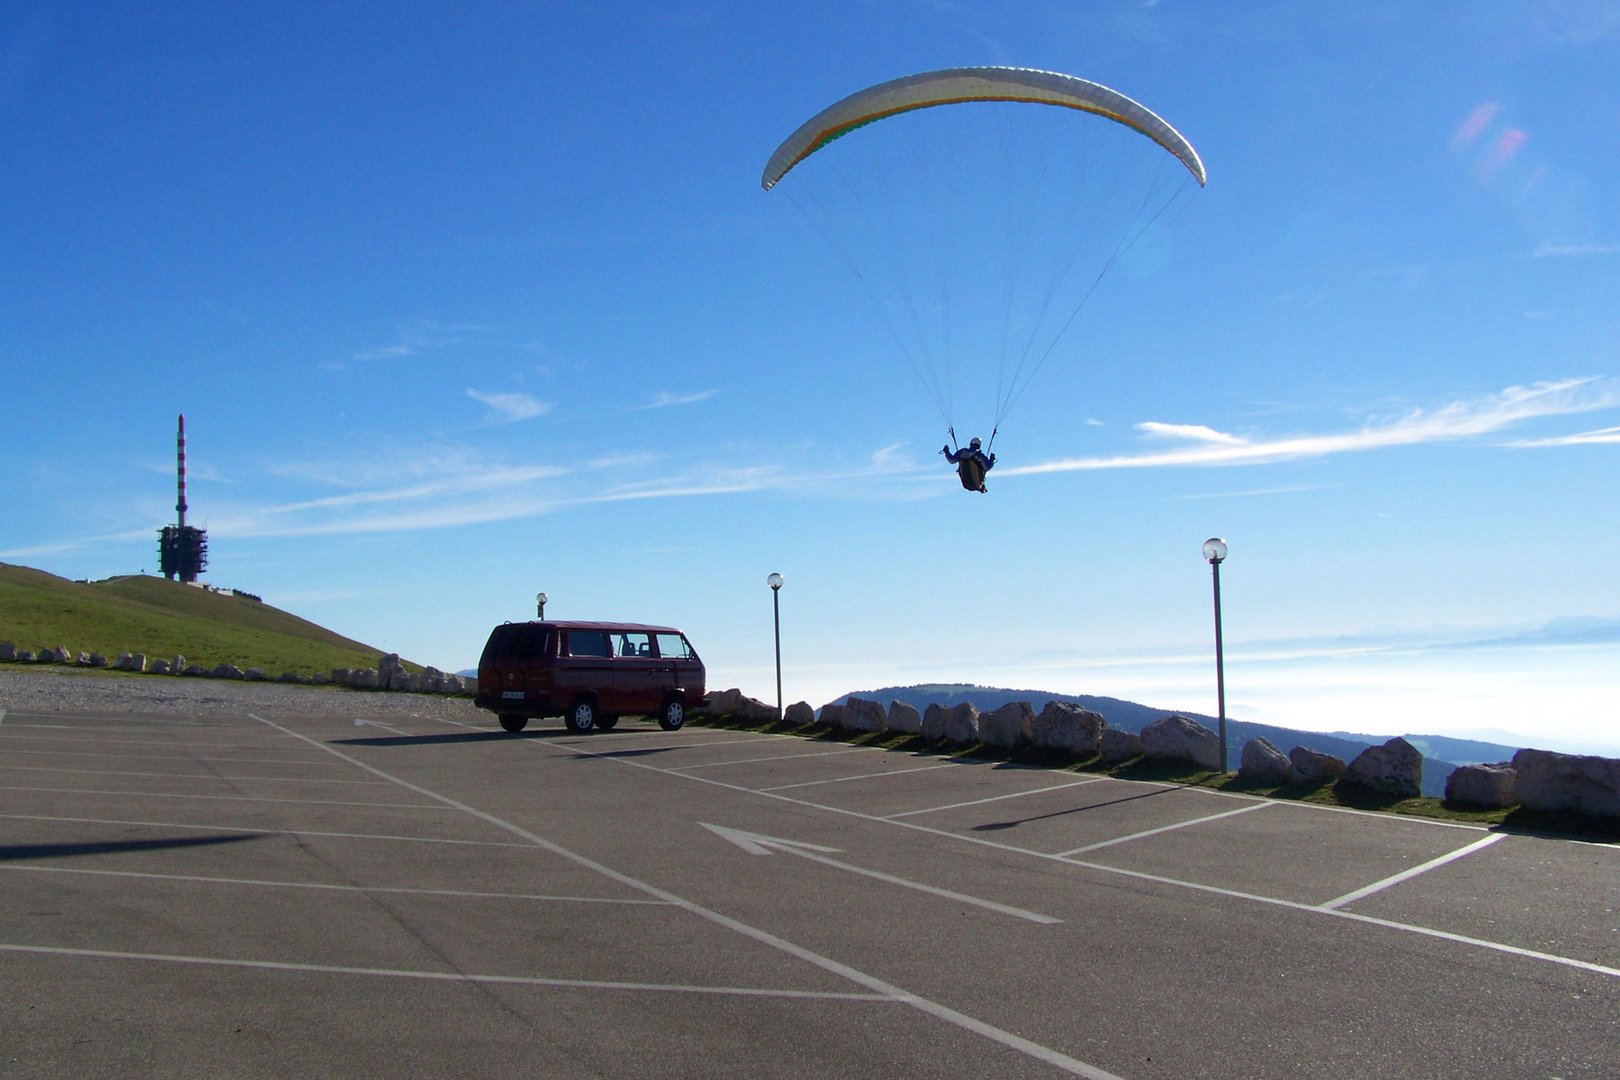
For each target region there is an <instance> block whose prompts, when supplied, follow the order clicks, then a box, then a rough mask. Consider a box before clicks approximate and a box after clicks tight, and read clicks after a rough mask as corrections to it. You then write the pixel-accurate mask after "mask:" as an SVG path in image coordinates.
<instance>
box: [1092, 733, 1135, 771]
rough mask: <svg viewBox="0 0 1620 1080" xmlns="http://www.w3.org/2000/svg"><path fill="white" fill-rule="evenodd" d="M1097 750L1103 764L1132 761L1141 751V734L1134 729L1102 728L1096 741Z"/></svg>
mask: <svg viewBox="0 0 1620 1080" xmlns="http://www.w3.org/2000/svg"><path fill="white" fill-rule="evenodd" d="M1097 752H1098V753H1099V754H1101V755H1102V763H1103V764H1104V765H1119V764H1121V763H1123V762H1126V761H1134V760H1135V759H1136V758H1139V757H1141V756H1142V753H1143V747H1142V736H1140V735H1138V734H1137V733H1136V732H1134V731H1122V730H1120V729H1119V728H1103V731H1102V737H1101V738H1100V739H1098V741H1097Z"/></svg>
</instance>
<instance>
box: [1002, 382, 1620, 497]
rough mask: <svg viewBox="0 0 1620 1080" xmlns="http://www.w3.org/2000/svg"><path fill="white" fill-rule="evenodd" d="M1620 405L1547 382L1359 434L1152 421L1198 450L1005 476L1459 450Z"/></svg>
mask: <svg viewBox="0 0 1620 1080" xmlns="http://www.w3.org/2000/svg"><path fill="white" fill-rule="evenodd" d="M1617 401H1620V392H1617V386H1616V383H1615V381H1614V380H1612V379H1598V378H1584V379H1564V380H1560V381H1557V382H1542V383H1537V384H1535V385H1534V386H1510V387H1508V388H1507V389H1505V390H1503V391H1501V392H1500V393H1498V394H1494V395H1491V396H1490V397H1486V398H1482V399H1478V400H1474V401H1462V402H1453V403H1452V404H1449V405H1444V406H1441V407H1440V408H1437V409H1414V410H1412V411H1410V412H1408V413H1406V414H1405V415H1403V416H1399V417H1395V418H1394V419H1387V420H1370V421H1368V422H1367V423H1366V424H1364V425H1363V426H1362V427H1360V428H1358V429H1356V430H1354V431H1346V432H1335V433H1327V434H1315V435H1290V436H1281V437H1275V438H1250V439H1240V438H1237V437H1235V436H1230V435H1223V434H1222V433H1220V432H1217V431H1214V430H1213V429H1211V428H1208V427H1204V426H1202V425H1193V424H1163V423H1159V422H1156V421H1150V422H1148V423H1145V424H1139V425H1138V430H1140V431H1143V432H1144V433H1145V434H1147V435H1149V436H1157V437H1162V436H1165V435H1172V436H1175V437H1178V438H1182V439H1192V440H1193V441H1194V445H1191V446H1186V447H1177V448H1174V449H1169V450H1161V451H1151V452H1148V453H1139V454H1115V455H1112V456H1108V457H1090V458H1063V459H1059V460H1056V461H1048V462H1043V463H1040V464H1035V465H1025V466H1022V467H1019V468H1011V469H1005V470H1002V471H1001V472H1000V475H1002V476H1026V475H1032V474H1037V473H1057V472H1079V471H1087V470H1100V469H1147V468H1164V467H1177V466H1194V465H1206V466H1210V465H1261V464H1269V463H1273V462H1278V461H1289V460H1294V459H1298V458H1309V457H1326V456H1330V455H1334V454H1344V453H1355V452H1360V451H1367V450H1381V449H1387V448H1390V447H1395V446H1415V445H1420V444H1424V443H1433V442H1454V441H1458V440H1462V439H1470V438H1478V437H1480V436H1484V435H1491V434H1495V433H1496V432H1499V431H1502V430H1505V429H1506V428H1509V427H1512V426H1513V425H1515V424H1520V423H1523V422H1525V421H1529V420H1536V419H1541V418H1545V417H1555V416H1568V415H1572V414H1575V413H1585V412H1593V411H1596V410H1599V409H1607V408H1612V407H1613V406H1614V405H1615V404H1616V402H1617ZM1509 445H1521V444H1509Z"/></svg>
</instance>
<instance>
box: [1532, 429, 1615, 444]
mask: <svg viewBox="0 0 1620 1080" xmlns="http://www.w3.org/2000/svg"><path fill="white" fill-rule="evenodd" d="M1613 443H1620V427H1611V428H1599V429H1598V430H1596V431H1583V432H1581V433H1580V434H1578V435H1560V436H1557V437H1555V438H1551V439H1524V440H1522V441H1520V442H1515V443H1509V444H1508V445H1509V446H1600V445H1604V444H1613Z"/></svg>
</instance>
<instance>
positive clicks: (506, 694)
mask: <svg viewBox="0 0 1620 1080" xmlns="http://www.w3.org/2000/svg"><path fill="white" fill-rule="evenodd" d="M501 697H502V698H503V699H504V700H506V701H522V700H523V691H521V690H502V691H501Z"/></svg>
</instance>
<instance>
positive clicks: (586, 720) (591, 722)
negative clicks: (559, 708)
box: [563, 698, 596, 735]
mask: <svg viewBox="0 0 1620 1080" xmlns="http://www.w3.org/2000/svg"><path fill="white" fill-rule="evenodd" d="M563 723H564V724H566V725H567V727H568V730H569V731H572V732H573V733H574V734H575V735H584V734H587V733H588V732H592V731H595V730H596V706H595V705H594V704H592V703H591V702H589V701H587V700H586V699H584V698H581V699H579V700H578V701H576V702H574V706H573V708H571V709H569V710H568V715H567V716H565V717H563Z"/></svg>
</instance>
